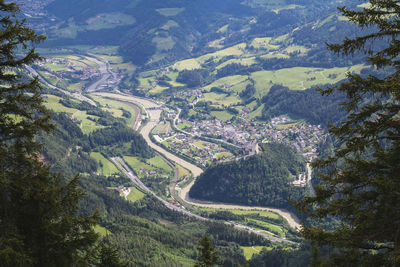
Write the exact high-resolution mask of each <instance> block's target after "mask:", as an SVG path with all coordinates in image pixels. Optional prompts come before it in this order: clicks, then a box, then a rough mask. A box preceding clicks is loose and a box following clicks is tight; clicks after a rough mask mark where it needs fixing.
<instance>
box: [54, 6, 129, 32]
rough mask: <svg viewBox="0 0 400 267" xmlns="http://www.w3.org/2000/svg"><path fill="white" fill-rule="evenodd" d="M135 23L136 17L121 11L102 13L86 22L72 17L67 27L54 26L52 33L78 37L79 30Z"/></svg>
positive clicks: (94, 29) (95, 29) (93, 29)
mask: <svg viewBox="0 0 400 267" xmlns="http://www.w3.org/2000/svg"><path fill="white" fill-rule="evenodd" d="M135 23H136V19H135V18H134V17H132V16H130V15H127V14H124V13H121V12H113V13H102V14H98V15H96V16H95V17H92V18H89V19H88V20H87V21H86V22H85V23H79V24H77V23H76V22H75V21H74V19H70V20H68V25H67V26H66V27H64V26H65V25H62V26H58V25H57V26H56V27H53V28H52V29H51V35H55V36H56V37H58V38H76V36H77V35H78V32H84V31H89V30H91V31H98V30H102V29H113V28H116V27H120V26H126V25H133V24H135ZM61 27H62V28H61Z"/></svg>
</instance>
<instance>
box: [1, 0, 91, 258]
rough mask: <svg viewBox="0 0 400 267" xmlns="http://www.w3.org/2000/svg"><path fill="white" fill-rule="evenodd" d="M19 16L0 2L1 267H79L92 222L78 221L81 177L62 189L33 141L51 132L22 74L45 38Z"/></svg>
mask: <svg viewBox="0 0 400 267" xmlns="http://www.w3.org/2000/svg"><path fill="white" fill-rule="evenodd" d="M19 12H20V10H19V8H18V6H17V5H15V4H14V3H5V1H4V0H0V103H1V104H0V265H2V266H73V265H75V264H80V265H83V264H85V263H88V259H89V258H90V257H89V256H90V254H91V250H90V248H91V247H92V246H94V245H95V243H96V242H97V239H98V236H97V234H96V233H95V232H94V230H93V226H94V225H96V223H97V215H95V214H94V215H90V216H87V217H84V216H80V215H78V214H77V209H78V201H79V200H80V198H81V197H82V195H83V190H81V189H79V188H78V177H75V178H73V179H72V180H70V181H69V182H65V179H64V178H63V177H61V176H60V175H53V174H51V173H50V171H49V168H48V167H47V166H46V165H45V163H44V162H43V159H42V157H41V156H42V152H41V149H40V148H41V145H40V144H39V143H38V142H37V140H36V137H37V135H38V133H40V132H42V131H45V132H49V131H50V130H51V129H52V128H53V126H52V125H51V123H50V116H49V113H48V111H47V110H46V108H45V107H44V105H43V99H42V97H41V87H40V84H39V79H38V78H37V77H36V78H30V77H29V76H28V75H26V74H25V73H24V71H23V68H24V65H29V64H32V63H33V62H35V61H37V60H40V59H41V57H40V56H39V55H38V54H37V53H36V52H35V45H36V44H37V43H39V42H41V41H42V40H44V39H45V37H44V36H41V35H37V34H36V33H35V32H34V31H33V30H32V29H30V28H29V27H27V26H26V21H25V20H19V17H20V14H19Z"/></svg>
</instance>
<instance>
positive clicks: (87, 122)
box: [44, 95, 104, 134]
mask: <svg viewBox="0 0 400 267" xmlns="http://www.w3.org/2000/svg"><path fill="white" fill-rule="evenodd" d="M44 97H45V103H44V104H45V106H46V107H47V108H48V109H50V110H52V111H54V112H65V113H68V114H70V115H71V117H72V119H74V120H76V121H77V122H78V126H79V128H81V130H82V132H83V133H84V134H89V133H91V132H93V131H95V130H97V129H101V128H104V126H102V125H98V124H97V123H96V122H94V121H93V120H91V119H97V118H98V117H97V116H93V115H87V114H86V111H82V110H78V109H74V108H69V107H66V106H64V105H62V104H61V103H59V100H60V99H61V98H60V97H58V96H54V95H45V96H44Z"/></svg>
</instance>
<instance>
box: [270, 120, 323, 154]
mask: <svg viewBox="0 0 400 267" xmlns="http://www.w3.org/2000/svg"><path fill="white" fill-rule="evenodd" d="M288 122H290V118H289V117H287V116H280V117H277V118H274V119H272V120H271V124H269V125H266V127H265V128H264V132H265V133H266V136H265V139H264V140H263V141H264V142H268V141H274V142H278V143H284V144H287V145H289V146H291V147H293V148H294V149H296V150H297V152H299V153H300V154H302V155H303V156H305V157H306V158H307V159H308V160H311V159H313V158H315V157H316V156H317V146H318V144H319V143H321V142H322V141H324V140H325V139H326V137H327V133H326V132H325V131H324V130H323V129H322V127H321V125H311V124H308V123H306V122H304V121H303V122H299V123H295V124H292V125H291V126H290V127H287V128H283V129H280V128H277V126H278V125H282V124H284V123H288Z"/></svg>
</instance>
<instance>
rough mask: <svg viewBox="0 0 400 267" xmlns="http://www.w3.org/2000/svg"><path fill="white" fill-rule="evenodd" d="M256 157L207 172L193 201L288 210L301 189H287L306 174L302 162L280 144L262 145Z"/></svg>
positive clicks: (198, 183)
mask: <svg viewBox="0 0 400 267" xmlns="http://www.w3.org/2000/svg"><path fill="white" fill-rule="evenodd" d="M262 150H263V152H262V153H261V154H259V155H255V156H252V157H249V158H247V159H242V160H239V161H233V162H229V163H222V164H219V165H216V166H213V167H210V168H208V169H207V170H206V171H205V172H204V173H203V174H202V175H200V177H199V178H198V180H197V181H196V183H195V184H194V185H193V187H192V189H191V190H190V196H191V197H193V198H196V199H204V200H213V201H217V202H224V203H235V204H245V205H253V206H257V205H261V206H270V207H281V208H288V207H290V204H289V201H288V200H289V199H300V198H301V197H302V196H303V194H304V193H305V189H304V188H300V187H295V186H292V185H290V182H292V181H293V180H294V177H295V176H297V175H298V174H299V173H301V172H304V171H305V162H304V159H303V158H302V157H301V156H299V155H298V154H296V153H295V152H294V151H293V150H292V149H290V148H289V147H287V146H285V145H282V144H274V143H270V144H264V145H263V146H262Z"/></svg>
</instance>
